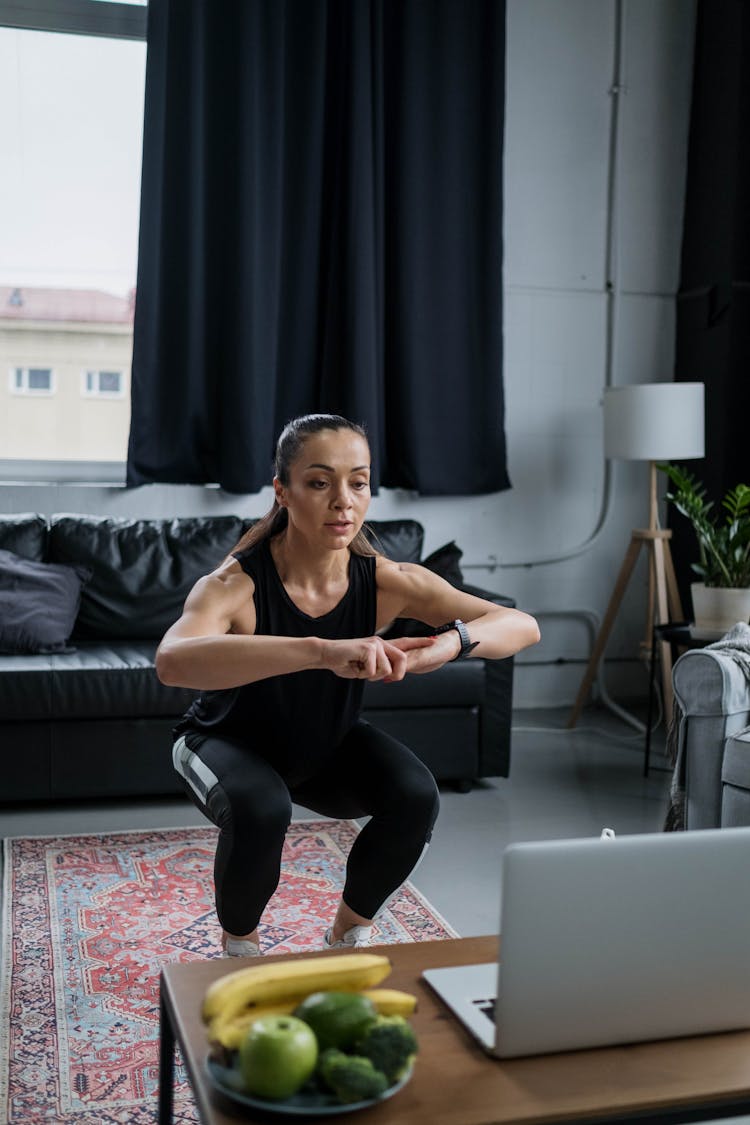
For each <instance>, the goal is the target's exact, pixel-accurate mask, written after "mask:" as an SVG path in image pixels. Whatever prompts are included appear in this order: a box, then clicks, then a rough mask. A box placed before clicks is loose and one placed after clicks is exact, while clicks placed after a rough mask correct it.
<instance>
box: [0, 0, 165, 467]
mask: <svg viewBox="0 0 750 1125" xmlns="http://www.w3.org/2000/svg"><path fill="white" fill-rule="evenodd" d="M147 20H148V8H147V6H145V5H139V4H126V3H120V2H117V0H112V2H110V0H107V2H106V3H105V2H103V0H0V27H10V28H16V29H17V30H19V31H51V32H59V33H60V34H62V35H91V36H94V37H95V38H99V39H130V40H141V41H143V42H145V41H146V27H147ZM12 370H13V372H15V370H16V368H15V367H14V368H13V369H12ZM45 370H49V368H45ZM52 372H53V375H52V379H53V386H54V368H53V369H52ZM11 389H13V388H11ZM15 393H20V394H30V395H39V396H46V395H50V394H53V393H54V391H52V392H50V391H21V392H15ZM125 393H126V392H125V391H123V392H122V395H120V396H117V395H101V396H99V395H90V396H87V397H91V398H95V397H96V398H102V399H106V398H117V397H125ZM125 471H126V466H125V462H124V461H41V460H29V461H20V460H15V459H7V458H0V482H2V483H4V484H28V483H30V482H33V483H45V484H117V485H124V484H125Z"/></svg>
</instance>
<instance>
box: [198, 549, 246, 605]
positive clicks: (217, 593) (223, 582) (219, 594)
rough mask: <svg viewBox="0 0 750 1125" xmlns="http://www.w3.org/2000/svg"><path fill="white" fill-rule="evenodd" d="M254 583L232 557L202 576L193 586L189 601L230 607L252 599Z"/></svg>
mask: <svg viewBox="0 0 750 1125" xmlns="http://www.w3.org/2000/svg"><path fill="white" fill-rule="evenodd" d="M254 590H255V583H254V582H253V580H252V578H251V577H250V575H249V574H246V573H245V571H244V570H243V569H242V567H241V566H240V564H239V563H238V562H237V559H235V558H234V557H233V556H232V555H229V556H228V557H227V558H226V559H224V561H223V562H222V563H220V564H219V566H217V567H216V569H215V570H212V571H211V572H210V573H209V574H204V575H203V577H202V578H199V579H198V581H197V582H196V583H195V585H194V586H193V589H192V590H191V592H190V600H191V601H193V602H201V603H216V604H222V605H225V606H226V605H232V604H234V603H236V602H240V601H244V600H245V599H247V598H248V597H252V594H253V592H254Z"/></svg>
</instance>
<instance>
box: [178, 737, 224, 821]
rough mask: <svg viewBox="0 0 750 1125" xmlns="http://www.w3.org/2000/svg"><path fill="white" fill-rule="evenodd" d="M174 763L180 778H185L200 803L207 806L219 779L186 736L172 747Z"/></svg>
mask: <svg viewBox="0 0 750 1125" xmlns="http://www.w3.org/2000/svg"><path fill="white" fill-rule="evenodd" d="M172 763H173V765H174V768H175V769H176V770H177V772H178V774H179V775H180V777H182V778H184V779H185V781H186V782H187V783H188V785H189V786H190V788H191V789H192V790H193V792H194V793H195V795H196V797H197V798H198V800H199V801H202V802H203V804H204V805H205V803H206V800H207V798H208V794H209V793H210V792H211V790H212V789H213V787H214V785H218V784H219V779H218V777H217V776H216V774H215V773H213V771H212V770H210V769H209V768H208V766H207V765H206V763H205V762H202V761H201V759H200V758H199V757H198V755H197V754H194V753H193V751H192V750H191V749H190V748H189V746H188V744H187V742H186V741H185V735H184V734H183V735H181V737H180V738H178V739H177V741H176V742H175V744H174V746H173V747H172Z"/></svg>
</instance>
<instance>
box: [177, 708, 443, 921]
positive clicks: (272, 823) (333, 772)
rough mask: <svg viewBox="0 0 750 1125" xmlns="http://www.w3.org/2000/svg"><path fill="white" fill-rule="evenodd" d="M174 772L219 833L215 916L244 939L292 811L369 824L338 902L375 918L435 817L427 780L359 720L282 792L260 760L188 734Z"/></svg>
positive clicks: (398, 747) (433, 791) (401, 749)
mask: <svg viewBox="0 0 750 1125" xmlns="http://www.w3.org/2000/svg"><path fill="white" fill-rule="evenodd" d="M174 763H175V768H176V770H177V772H178V773H179V774H180V776H181V777H182V779H183V781H184V783H185V788H186V791H187V793H188V795H189V796H190V798H191V800H192V801H193V802H194V804H196V805H197V807H198V808H199V809H200V810H201V811H202V812H203V813H204V814H205V815H206V816H207V817H208V818H209V819H210V820H212V821H213V822H214V824H216V826H217V827H218V828H219V840H218V844H217V848H216V859H215V863H214V881H215V887H216V910H217V913H218V915H219V921H220V922H221V925H222V926H223V928H224V929H225V930H226V931H227V932H228V933H230V934H237V935H239V934H248V933H252V931H253V930H254V929H255V927H256V926H257V925H258V922H259V920H260V917H261V915H262V913H263V911H264V909H265V907H266V905H267V903H268V901H269V899H270V898H271V895H272V894H273V893H274V891H275V890H276V887H277V886H278V882H279V876H280V871H281V850H282V847H283V844H284V837H285V835H286V830H287V828H288V826H289V822H290V821H291V818H292V802H293V801H294V802H295V803H296V804H299V805H303V806H304V807H305V808H308V809H310V810H312V811H313V812H317V813H321V814H322V815H323V816H329V817H333V818H336V819H350V818H354V817H362V816H369V817H370V820H369V821H368V823H367V824H366V825H365V827H364V828H363V829H362V831H361V832H360V833H359V834H358V836H357V839H356V840H355V842H354V844H353V846H352V849H351V852H350V854H349V857H348V859H347V864H346V882H345V884H344V890H343V899H344V902H345V903H346V905H347V906H348V907H349V908H350V909H351V910H353V911H354V912H355V913H356V914H360V915H362V917H363V918H374V917H375V915H376V914H377V912H378V910H379V909H380V907H381V906H382V905H383V903H385V902H386V901H387V900H388V899H389V898H390V896H391V895H392V894H393V893H394V891H396V890H398V888H399V887H400V886H401V884H402V883H403V882H404V880H405V879H407V878H408V876H409V874H410V873H411V871H412V870H413V869H414V867H415V866H416V864H417V862H418V860H419V859H420V857H421V855H422V852H423V851H424V848H425V846H426V845H427V843H428V842H429V839H430V836H431V834H432V827H433V825H434V823H435V819H436V817H437V814H438V809H439V804H440V801H439V796H438V790H437V786H436V784H435V780H434V778H433V776H432V774H431V773H430V771H429V770H428V769H427V767H426V766H425V765H423V764H422V762H420V760H419V758H417V757H416V755H415V754H413V753H412V752H411V750H409V749H408V748H407V747H406V746H403V745H402V744H401V743H400V742H397V741H396V739H394V738H391V737H390V736H389V735H387V734H384V733H383V731H380V730H377V728H376V727H372V726H370V724H369V723H366V722H365V721H364V720H359V722H357V723H356V724H355V726H354V727H352V729H351V730H350V731H349V733H348V734H347V735H346V737H345V738H344V739H343V741H342V742H341V744H340V745H339V746H338V747H337V749H336V750H335V752H334V753H333V754H332V755H331V757H330V758H329V759H327V761H326V763H325V766H324V767H323V768H321V770H320V771H319V772H318V773H317V774H315V776H314V777H312V778H310V779H309V780H307V781H305V782H303V783H302V784H300V785H293V786H288V785H287V784H286V782H285V781H284V779H283V778H282V777H281V776H280V775H279V774H278V773H277V772H276V770H275V769H274V768H273V766H271V765H270V764H269V763H268V762H267V761H266V760H265V758H263V757H262V755H260V754H259V753H257V751H255V750H253V749H252V748H251V747H249V746H246V745H243V744H241V743H239V742H235V741H232V740H229V739H227V738H217V737H215V736H212V735H206V734H202V733H199V732H196V731H188V732H187V733H186V734H185V736H184V738H178V739H177V741H176V742H175V747H174Z"/></svg>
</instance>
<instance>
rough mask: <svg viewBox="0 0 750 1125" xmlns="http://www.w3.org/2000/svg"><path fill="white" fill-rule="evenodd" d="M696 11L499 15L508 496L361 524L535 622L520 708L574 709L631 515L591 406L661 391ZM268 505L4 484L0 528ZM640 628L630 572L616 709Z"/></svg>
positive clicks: (525, 6)
mask: <svg viewBox="0 0 750 1125" xmlns="http://www.w3.org/2000/svg"><path fill="white" fill-rule="evenodd" d="M694 9H695V4H694V0H622V2H621V4H620V3H618V2H617V0H508V39H507V60H508V63H507V106H506V109H507V113H506V148H505V239H506V254H505V291H506V304H505V386H506V402H507V417H506V426H507V434H508V444H509V470H510V476H511V480H512V482H513V488H512V489H511V490H510V491H508V492H504V493H500V494H496V495H491V496H485V497H472V498H468V499H466V500H461V501H460V502H459V501H456V500H440V499H435V498H430V499H419V498H418V497H414V496H411V495H409V494H406V493H400V492H391V493H384V494H382V495H381V496H379V497H377V498H376V499H375V500H374V501H373V505H372V508H371V515H372V517H373V518H381V519H382V518H391V517H395V516H406V515H412V516H414V517H415V518H417V519H420V520H421V521H422V522H423V523H424V525H425V527H426V547H427V549H428V550H431V549H433V548H435V547H438V546H439V545H440V544H441V543H443V542H445V541H447V540H449V539H455V540H456V541H457V542H458V544H459V545H460V546H461V547H462V548H463V550H464V559H463V565H464V567H465V571H466V575H467V578H468V579H469V580H470V581H472V582H474V583H476V584H478V585H483V586H485V587H487V588H489V589H493V590H498V591H502V592H504V593H508V594H511V595H512V596H513V597H515V598H516V599H517V601H518V604H519V605H520V606H521V607H523V608H526V609H528V610H530V611H531V612H534V613H536V614H537V615H538V616H539V620H540V624H541V627H542V634H543V640H542V643H541V644H540V645H539V646H537V647H536V648H535V649H534V650H533V651H532V652H530V653H528V654H526V655H523V656H521V657H520V658H519V662H518V664H519V667H518V672H517V677H516V696H515V702H516V705H517V706H531V705H534V706H546V705H550V706H552V705H557V704H567V703H569V702H572V700H573V698H574V697H575V694H576V691H577V688H578V684H579V682H580V679H581V676H582V674H583V671H584V667H585V662H586V660H587V658H588V653H589V651H590V648H591V643H592V620H594V619H595V618H594V616H592V615H599V616H601V615H602V613H603V611H604V608H605V607H606V604H607V601H608V598H609V594H610V592H611V588H612V584H613V581H614V577H615V574H616V571H617V568H618V567H619V564H620V561H621V559H622V556H623V554H624V552H625V549H626V547H627V544H628V539H629V533H630V529H631V528H632V527H635V526H640V525H641V524H642V523H643V522H644V521H645V520H646V518H647V470H646V467H645V466H644V465H641V464H627V463H615V464H614V465H613V469H612V473H611V478H610V485H611V487H609V488H608V487H607V476H606V473H605V463H604V460H603V454H602V426H601V397H602V390H603V387H604V386H605V385H606V384H607V382H610V381H611V382H614V383H624V382H651V381H658V380H669V379H671V378H672V370H673V369H672V363H673V336H674V300H673V297H674V294H675V291H676V288H677V280H678V268H679V250H680V233H681V226H682V207H683V195H684V178H685V164H686V146H687V129H688V115H689V104H690V81H691V62H692V39H693V26H694ZM618 23H619V36H618ZM618 38H619V39H620V52H619V55H620V84H621V86H622V91H621V93H619V95H618V94H613V93H612V92H611V88H612V85H613V81H614V77H615V75H616V73H617V70H616V67H617V59H616V44H617V41H618ZM617 103H619V113H616V112H615V107H616V104H617ZM615 119H617V129H616V138H613V124H614V122H615ZM615 141H616V143H614V142H615ZM613 154H614V158H613ZM613 171H614V176H612V175H611V173H612V172H613ZM613 202H614V206H611V204H612V203H613ZM610 236H612V237H611V238H610ZM608 279H609V281H610V282H611V287H610V288H608V285H607V282H608ZM449 448H450V441H449V439H448V438H447V439H446V449H447V450H449ZM269 503H270V490H269V489H264V490H263V492H261V493H260V494H259V495H257V496H252V497H244V498H238V497H234V496H229V495H227V494H224V493H221V492H220V491H219V490H217V489H202V488H195V487H188V486H185V487H180V486H148V487H145V488H141V489H137V490H133V491H126V490H121V489H110V488H101V487H77V486H72V485H67V486H62V485H61V486H57V487H54V486H40V485H28V486H20V485H4V486H0V510H2V511H4V512H22V511H40V512H47V513H52V512H61V511H68V512H73V511H75V512H89V513H92V514H106V515H115V516H117V515H140V516H155V515H185V514H190V513H205V512H221V511H235V512H239V513H242V514H248V515H259V514H261V513H262V512H263V511H265V510H266V509H267V507H268V505H269ZM644 621H645V568H641V572H640V573H639V575H638V576H637V578H636V579H634V581H633V583H632V584H631V589H630V590H629V592H628V597H627V601H626V605H625V607H624V610H623V612H622V613H621V614H620V616H619V618H618V622H617V625H616V628H615V631H614V634H613V637H612V642H611V644H610V648H609V650H608V665H607V668H608V672H607V684H608V687H609V691H610V693H611V694H613V695H614V694H616V693H617V692H621V693H623V694H624V695H631V694H643V693H645V690H646V673H645V670H644V669H643V668H642V666H640V665H639V664H638V663H637V662H636V661H634V659H633V658H635V657H636V656H637V651H638V642H639V640H640V639H641V636H642V634H643V631H644V629H643V626H644Z"/></svg>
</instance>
